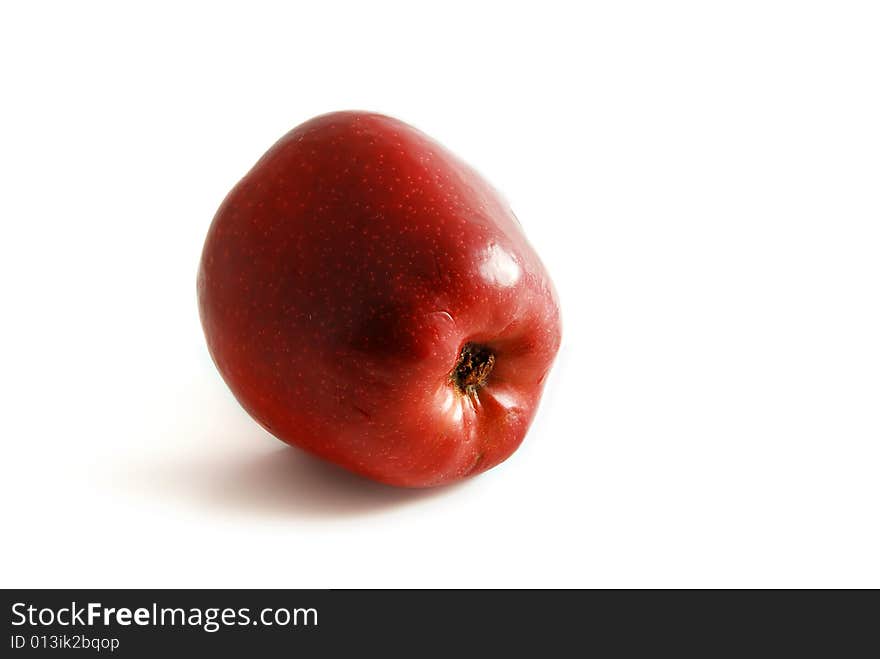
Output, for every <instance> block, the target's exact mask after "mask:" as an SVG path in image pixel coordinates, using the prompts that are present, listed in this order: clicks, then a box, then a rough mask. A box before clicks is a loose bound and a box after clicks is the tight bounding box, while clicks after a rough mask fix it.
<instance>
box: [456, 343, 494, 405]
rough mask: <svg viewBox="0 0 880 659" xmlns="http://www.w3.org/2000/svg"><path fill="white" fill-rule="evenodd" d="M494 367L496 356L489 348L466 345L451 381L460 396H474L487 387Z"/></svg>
mask: <svg viewBox="0 0 880 659" xmlns="http://www.w3.org/2000/svg"><path fill="white" fill-rule="evenodd" d="M494 366H495V354H494V353H493V352H492V351H491V350H489V348H487V347H486V346H482V345H480V344H478V343H465V344H464V346H462V348H461V353H460V354H459V356H458V361H457V362H456V363H455V367H454V368H453V369H452V372H451V373H450V374H449V379H450V381H451V382H452V384H453V385H455V388H456V390H457V391H458V392H459V393H460V394H463V395H468V396H469V395H473V394H475V393H476V392H477V390H478V389H480V388H481V387H483V386H485V385H486V382H488V380H489V374H490V373H491V372H492V368H494Z"/></svg>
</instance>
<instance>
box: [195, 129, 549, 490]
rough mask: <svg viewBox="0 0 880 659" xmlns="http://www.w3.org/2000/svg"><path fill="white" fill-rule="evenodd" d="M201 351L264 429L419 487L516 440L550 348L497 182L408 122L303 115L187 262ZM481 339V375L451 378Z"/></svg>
mask: <svg viewBox="0 0 880 659" xmlns="http://www.w3.org/2000/svg"><path fill="white" fill-rule="evenodd" d="M198 299H199V311H200V315H201V320H202V325H203V327H204V331H205V336H206V338H207V343H208V348H209V350H210V353H211V356H212V357H213V359H214V362H215V364H216V365H217V368H218V369H219V371H220V373H221V375H222V376H223V379H224V380H225V381H226V383H227V384H228V386H229V388H230V389H231V390H232V392H233V394H234V395H235V397H236V398H237V399H238V401H239V402H240V403H241V404H242V406H244V408H245V409H246V410H247V411H248V412H249V413H250V415H251V416H253V418H254V419H256V420H257V421H258V422H259V423H260V424H262V426H263V427H264V428H266V429H267V430H268V431H269V432H270V433H272V434H274V435H275V436H276V437H278V438H279V439H281V440H283V441H285V442H287V443H289V444H293V445H294V446H298V447H300V448H302V449H305V450H307V451H309V452H311V453H313V454H315V455H318V456H320V457H322V458H325V459H327V460H329V461H331V462H334V463H336V464H338V465H341V466H342V467H345V468H347V469H350V470H352V471H354V472H357V473H359V474H362V475H364V476H367V477H369V478H372V479H375V480H378V481H381V482H384V483H388V484H392V485H398V486H406V487H427V486H434V485H440V484H443V483H450V482H453V481H456V480H459V479H461V478H464V477H467V476H471V475H474V474H477V473H480V472H483V471H485V470H487V469H489V468H491V467H493V466H495V465H497V464H498V463H500V462H502V461H503V460H505V459H506V458H507V457H508V456H510V455H511V454H512V453H513V452H514V451H515V450H516V448H517V447H518V446H519V445H520V443H521V442H522V440H523V437H524V436H525V434H526V431H527V430H528V428H529V425H530V424H531V422H532V419H533V417H534V415H535V411H536V409H537V406H538V402H539V400H540V397H541V392H542V389H543V385H544V381H545V378H546V376H547V373H548V370H549V369H550V367H551V365H552V363H553V360H554V357H555V355H556V353H557V350H558V348H559V344H560V336H561V325H560V314H559V303H558V299H557V296H556V293H555V291H554V287H553V285H552V283H551V281H550V277H549V275H548V274H547V271H546V269H545V268H544V265H543V264H542V263H541V261H540V259H539V258H538V256H537V254H536V253H535V251H534V250H533V249H532V247H531V246H530V245H529V243H528V241H527V240H526V238H525V235H524V234H523V230H522V227H521V226H520V223H519V222H518V221H517V219H516V217H515V216H514V215H513V213H512V212H511V210H510V209H509V208H508V206H507V204H506V203H505V201H504V200H503V199H502V198H501V197H500V196H499V195H498V193H497V192H496V191H495V190H494V189H493V188H492V187H491V186H490V185H489V184H488V183H486V182H485V181H484V179H483V178H482V177H481V176H480V175H479V174H477V173H476V172H475V171H474V170H473V169H471V168H470V167H469V166H467V165H466V164H465V163H463V162H462V161H461V160H459V159H458V158H456V157H455V156H454V155H452V154H451V153H450V152H449V151H447V150H446V149H445V148H443V147H442V146H440V145H439V144H438V143H436V142H435V141H433V140H432V139H430V138H429V137H427V136H426V135H425V134H423V133H422V132H420V131H418V130H416V129H414V128H412V127H411V126H409V125H407V124H405V123H402V122H400V121H397V120H395V119H392V118H390V117H386V116H382V115H378V114H372V113H365V112H338V113H333V114H327V115H323V116H320V117H316V118H314V119H311V120H310V121H307V122H306V123H304V124H301V125H300V126H298V127H296V128H294V129H293V130H292V131H290V132H289V133H287V134H286V135H285V136H284V137H282V138H281V139H280V140H279V141H278V142H277V143H276V144H275V145H274V146H273V147H272V148H271V149H269V151H268V152H267V153H266V154H265V155H264V156H263V157H262V158H261V159H260V160H259V162H257V164H256V165H255V166H254V167H253V168H252V169H251V171H250V172H249V173H248V174H247V175H246V176H245V177H244V178H243V179H242V180H241V181H240V182H239V183H238V184H237V185H236V186H235V187H234V188H233V190H232V191H231V192H230V193H229V195H228V196H227V197H226V199H225V200H224V201H223V203H222V205H221V206H220V208H219V210H218V211H217V214H216V216H215V217H214V220H213V222H212V224H211V227H210V230H209V231H208V235H207V238H206V241H205V245H204V250H203V253H202V259H201V264H200V268H199V274H198ZM468 342H472V343H477V344H480V345H484V346H487V347H488V348H489V349H490V350H491V351H492V352H493V353H494V355H495V364H494V367H493V369H492V371H491V374H490V375H489V378H488V381H487V382H486V384H485V386H483V387H482V388H480V389H479V390H478V391H476V392H474V393H472V394H463V393H461V392H460V391H459V390H457V389H456V387H455V386H454V385H453V383H452V382H451V380H450V372H451V371H452V369H453V367H454V366H455V364H456V361H457V359H458V356H459V354H460V351H461V349H462V346H463V345H464V344H466V343H468Z"/></svg>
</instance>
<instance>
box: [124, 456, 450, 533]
mask: <svg viewBox="0 0 880 659" xmlns="http://www.w3.org/2000/svg"><path fill="white" fill-rule="evenodd" d="M144 475H145V476H146V481H145V482H144V481H141V482H140V483H139V485H140V486H147V487H148V488H149V489H152V490H156V491H158V492H159V493H160V494H161V495H162V496H164V497H170V498H173V499H174V500H175V501H177V502H180V501H181V500H189V501H190V502H194V503H195V504H196V505H197V506H198V507H200V508H203V507H207V508H209V509H214V510H217V511H219V512H222V513H229V512H237V513H242V514H247V515H249V516H253V515H260V516H266V515H268V516H273V517H284V518H300V519H302V518H313V519H320V518H325V519H326V518H334V517H337V518H338V517H349V516H357V515H367V514H375V513H379V512H381V511H383V510H387V509H390V508H394V507H400V506H403V505H407V504H412V503H415V502H418V501H424V500H426V499H429V498H433V497H435V496H438V495H440V494H443V493H448V492H450V491H451V490H453V489H456V488H457V485H450V486H444V487H437V488H430V489H406V488H396V487H392V486H390V485H383V484H381V483H376V482H373V481H370V480H367V479H365V478H362V477H360V476H358V475H356V474H353V473H351V472H349V471H346V470H344V469H342V468H341V467H337V466H335V465H332V464H329V463H327V462H324V461H322V460H319V459H318V458H315V457H313V456H311V455H309V454H308V453H305V452H304V451H301V450H299V449H296V448H294V447H290V446H283V447H278V448H275V449H271V450H269V451H265V450H264V451H262V452H260V453H258V454H257V455H254V456H247V457H243V456H241V455H240V454H239V455H234V456H230V455H227V456H225V457H223V458H221V459H217V458H210V457H207V458H206V457H204V456H202V458H201V459H193V460H191V461H184V462H176V463H175V464H174V465H165V466H160V467H159V468H155V467H154V468H152V469H149V470H148V471H147V472H145V473H144Z"/></svg>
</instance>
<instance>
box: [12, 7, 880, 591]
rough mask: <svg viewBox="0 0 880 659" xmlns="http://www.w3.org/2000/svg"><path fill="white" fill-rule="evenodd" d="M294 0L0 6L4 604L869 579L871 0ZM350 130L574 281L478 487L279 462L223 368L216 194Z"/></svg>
mask: <svg viewBox="0 0 880 659" xmlns="http://www.w3.org/2000/svg"><path fill="white" fill-rule="evenodd" d="M293 4H294V3H284V4H279V5H278V6H274V7H269V6H262V5H261V6H260V7H257V6H256V5H255V4H254V3H239V5H240V8H239V9H230V8H228V7H219V6H213V5H207V4H206V5H205V6H204V7H202V8H196V6H195V5H191V6H190V7H189V8H187V7H186V6H182V5H183V3H169V4H167V5H162V6H158V5H153V4H151V5H150V6H149V8H147V6H146V5H145V6H144V8H143V9H141V10H134V9H131V8H126V5H124V4H118V3H107V4H101V5H96V4H89V3H56V4H55V5H52V6H51V7H49V6H47V5H45V4H44V3H28V4H19V5H18V6H15V7H13V6H12V5H9V4H7V5H4V7H3V9H2V10H0V63H2V64H0V67H2V83H0V84H2V91H0V94H2V97H3V99H4V100H3V102H2V105H0V115H2V122H0V144H2V147H0V175H2V179H0V180H2V190H0V221H2V228H3V231H2V237H3V238H2V241H0V257H2V258H0V275H2V278H0V281H2V287H3V306H2V308H3V310H4V320H3V323H2V330H0V332H2V345H0V351H2V355H0V357H2V359H0V364H2V378H0V393H2V400H3V413H2V423H3V426H2V430H0V433H2V451H3V455H2V461H0V470H2V471H0V483H2V491H0V494H2V510H3V518H2V522H3V529H4V532H3V536H4V540H3V541H2V544H0V585H2V586H7V587H11V586H21V587H25V586H42V587H48V586H111V587H116V586H120V587H121V586H156V587H159V586H187V587H188V586H216V587H221V586H255V587H263V586H273V587H342V586H349V587H360V586H587V587H593V586H874V587H878V586H880V561H878V560H877V557H878V556H880V531H878V523H877V520H878V517H880V516H878V503H880V478H878V470H880V258H878V256H880V187H878V181H880V155H878V154H880V86H878V80H880V39H878V34H880V14H878V11H880V10H878V9H877V5H876V4H872V3H867V2H866V3H862V4H857V3H833V2H827V3H813V2H791V3H779V2H737V3H701V2H691V3H671V4H670V3H650V2H645V3H627V2H621V3H614V2H608V3H598V4H588V5H585V6H584V7H582V8H578V7H579V6H580V3H573V2H572V3H559V4H555V3H551V2H543V3H540V4H539V5H533V6H532V9H531V10H528V11H527V10H524V9H514V8H512V7H511V6H509V5H510V3H503V4H496V5H494V6H489V5H485V6H482V5H481V6H480V7H476V6H474V4H475V3H461V4H457V3H444V4H442V5H439V4H435V3H399V4H398V5H397V6H391V5H388V4H387V3H385V4H383V3H379V4H377V3H357V4H354V3H352V4H351V5H348V6H341V5H332V4H330V3H300V4H301V6H300V7H298V8H293V6H292V5H293ZM661 4H662V5H663V6H660V5H661ZM722 5H723V6H722ZM347 108H362V109H370V110H376V111H381V112H385V113H388V114H392V115H394V116H397V117H399V118H401V119H403V120H405V121H408V122H410V123H413V124H415V125H416V126H418V127H420V128H422V129H424V130H425V131H426V132H428V133H429V134H431V135H433V136H434V137H436V138H437V139H439V140H440V141H441V142H444V143H445V144H446V145H447V146H449V147H450V148H452V149H453V150H454V151H456V152H458V153H459V154H460V155H461V156H462V157H464V158H465V159H466V160H468V161H470V162H472V163H473V164H474V165H475V166H476V167H478V168H479V169H480V170H482V171H483V172H485V173H486V174H487V175H488V177H489V178H490V179H491V180H493V181H494V182H495V183H496V184H497V185H498V187H499V188H501V189H502V190H503V191H505V193H506V194H507V196H508V198H509V199H510V200H511V202H512V204H513V206H514V208H515V210H516V212H517V214H518V215H519V217H520V218H521V220H522V221H523V223H524V225H525V227H526V230H527V233H528V234H529V236H530V237H531V239H532V241H533V243H534V244H535V246H536V248H537V249H538V250H539V252H540V253H541V255H542V257H543V258H544V260H545V262H546V263H547V264H548V267H549V268H550V270H551V273H552V274H553V276H554V278H555V280H556V283H557V285H558V288H559V291H560V295H561V298H562V302H563V310H564V314H565V317H564V320H565V336H564V349H563V352H562V353H561V356H560V359H559V362H558V364H557V366H556V369H555V372H554V373H553V376H552V378H551V380H550V383H549V386H548V391H547V392H546V396H545V399H544V404H543V406H542V408H541V410H540V413H539V418H538V420H537V421H536V423H535V425H534V427H533V429H532V431H531V433H530V435H529V436H528V438H527V440H526V442H525V444H524V445H523V447H522V449H521V450H520V451H519V452H518V453H517V454H516V455H515V456H514V457H513V458H512V459H510V460H509V461H508V462H507V463H505V464H504V465H502V466H501V467H499V468H497V469H495V470H493V471H491V472H490V473H487V474H486V475H484V476H481V477H479V478H477V479H475V480H473V481H471V482H468V483H466V484H463V485H460V486H457V487H452V488H449V489H446V490H442V491H432V492H423V493H413V492H406V491H398V490H392V489H388V488H385V487H382V486H378V485H373V484H371V483H367V482H365V481H361V480H359V479H357V478H354V477H350V476H348V475H346V474H342V473H339V472H337V471H336V470H334V469H332V468H328V467H325V466H323V465H322V464H318V463H316V462H315V461H313V460H312V459H309V458H306V457H304V456H303V455H301V454H300V453H298V452H297V451H295V450H294V449H288V448H285V447H284V446H283V445H282V444H280V443H279V442H277V441H276V440H274V439H273V438H271V437H270V436H269V435H267V434H266V433H265V432H263V431H262V430H260V429H259V428H258V427H257V425H256V424H255V423H253V422H252V421H251V420H250V419H249V418H248V417H247V416H246V415H245V413H244V412H242V411H241V410H240V408H239V407H238V406H237V405H236V403H235V401H234V400H233V399H232V397H231V395H230V394H229V393H228V391H227V389H226V387H225V386H224V384H223V383H222V381H221V380H220V378H219V376H218V375H217V374H216V372H215V370H214V367H213V365H212V364H211V362H210V359H209V357H208V354H207V351H206V349H205V346H204V341H203V338H202V335H201V329H200V326H199V322H198V316H197V312H196V302H195V273H196V267H197V262H198V258H199V254H200V250H201V245H202V240H203V237H204V234H205V231H206V230H207V227H208V224H209V222H210V220H211V217H212V215H213V213H214V211H215V209H216V208H217V206H218V205H219V203H220V201H221V199H222V198H223V196H224V195H225V193H226V192H227V190H228V189H229V188H230V187H231V186H232V185H233V184H234V183H235V182H236V180H237V179H238V178H239V177H240V176H242V175H243V174H244V173H245V171H246V170H247V169H248V168H249V167H250V166H251V164H252V163H253V162H254V161H255V160H256V159H257V157H259V156H260V155H261V154H262V153H263V151H264V150H265V149H266V148H268V147H269V146H270V145H271V144H272V142H273V141H274V140H275V139H276V138H278V137H279V136H280V135H281V134H282V133H284V132H285V131H286V130H288V129H289V128H291V127H293V126H294V125H296V124H297V123H299V122H301V121H303V120H305V119H307V118H309V117H311V116H313V115H315V114H319V113H321V112H325V111H330V110H336V109H347Z"/></svg>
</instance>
